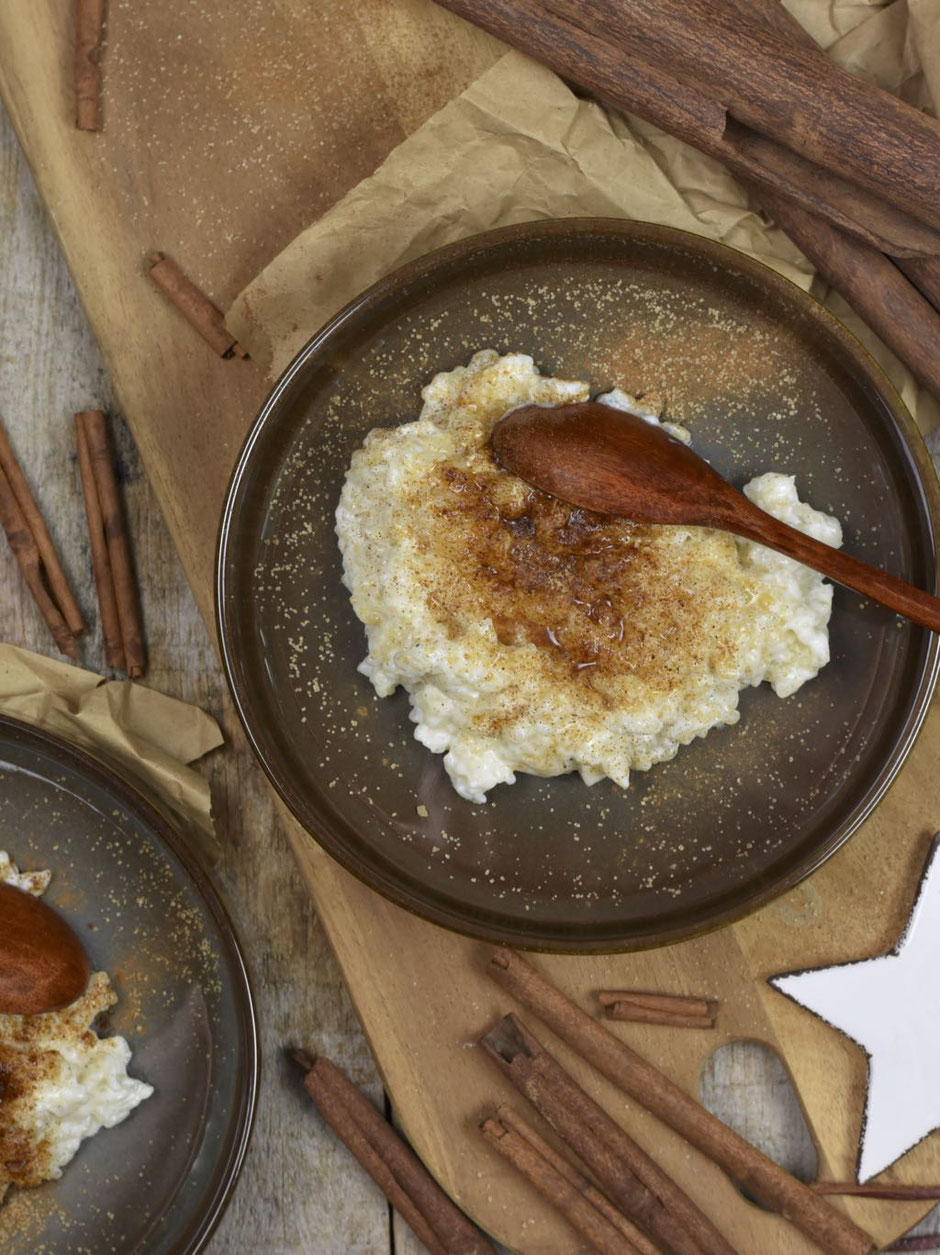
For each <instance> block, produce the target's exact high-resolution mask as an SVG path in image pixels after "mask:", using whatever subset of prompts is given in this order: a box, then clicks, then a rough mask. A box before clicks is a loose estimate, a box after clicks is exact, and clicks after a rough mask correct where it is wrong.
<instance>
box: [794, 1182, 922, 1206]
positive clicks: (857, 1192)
mask: <svg viewBox="0 0 940 1255" xmlns="http://www.w3.org/2000/svg"><path fill="white" fill-rule="evenodd" d="M810 1188H811V1189H814V1190H815V1191H816V1193H817V1194H847V1195H854V1196H857V1197H858V1198H883V1199H891V1200H895V1201H902V1200H904V1199H907V1200H908V1201H910V1202H915V1203H917V1202H927V1201H928V1200H930V1199H932V1198H936V1199H940V1185H902V1184H901V1183H900V1182H886V1183H885V1184H884V1185H879V1184H878V1183H877V1182H876V1181H867V1182H865V1183H864V1184H862V1185H859V1184H858V1182H856V1181H814V1182H813V1184H812V1186H811V1187H810Z"/></svg>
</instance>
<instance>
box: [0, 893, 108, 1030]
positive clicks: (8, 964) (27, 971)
mask: <svg viewBox="0 0 940 1255" xmlns="http://www.w3.org/2000/svg"><path fill="white" fill-rule="evenodd" d="M90 970H91V969H90V968H89V965H88V958H87V956H86V954H85V951H84V949H83V948H82V943H81V942H80V941H79V939H78V938H77V937H76V936H75V934H74V933H73V932H72V930H71V928H69V926H68V924H66V922H65V920H64V919H63V918H62V916H61V915H59V914H57V913H56V912H55V911H54V910H53V909H52V907H51V906H47V905H46V904H45V902H43V901H41V900H40V899H39V898H35V897H33V895H32V894H30V893H26V892H25V891H24V890H22V889H16V888H14V886H13V885H6V884H2V883H0V1013H3V1014H4V1015H36V1014H38V1013H39V1012H41V1011H57V1010H58V1009H59V1008H60V1007H66V1006H68V1004H69V1003H70V1002H74V1001H75V999H76V998H78V997H79V996H80V995H81V994H82V993H84V990H85V986H86V985H87V984H88V977H89V974H90Z"/></svg>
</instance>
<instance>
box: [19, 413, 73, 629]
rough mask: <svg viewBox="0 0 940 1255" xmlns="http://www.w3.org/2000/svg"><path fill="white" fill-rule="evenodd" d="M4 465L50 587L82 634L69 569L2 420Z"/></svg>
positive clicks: (60, 608)
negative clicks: (68, 573) (42, 513)
mask: <svg viewBox="0 0 940 1255" xmlns="http://www.w3.org/2000/svg"><path fill="white" fill-rule="evenodd" d="M0 469H2V470H3V473H4V474H5V475H6V477H7V481H8V483H9V485H10V488H11V489H12V490H13V494H14V496H15V497H16V500H17V503H18V505H19V507H20V510H21V511H22V512H23V517H24V518H25V519H26V526H27V527H28V528H29V530H30V532H32V535H33V540H34V541H35V543H36V549H37V551H38V554H39V560H40V561H41V563H42V567H43V571H44V572H45V576H46V580H47V581H48V584H49V591H50V592H51V594H52V596H53V598H54V599H55V601H56V604H57V605H58V607H59V610H60V611H61V612H62V617H63V618H64V619H65V622H66V623H67V624H68V629H69V631H70V632H71V633H72V635H73V636H78V635H79V634H80V633H82V632H84V630H85V621H84V619H83V618H82V612H81V611H80V610H79V608H78V603H77V602H76V600H75V598H74V597H73V595H72V590H71V588H69V582H68V580H67V578H66V575H65V571H64V570H63V569H62V564H61V562H60V561H59V555H58V554H57V553H56V547H55V545H54V544H53V542H52V537H51V536H50V535H49V529H48V528H47V527H46V523H45V520H44V519H43V517H42V515H41V514H40V512H39V506H38V505H37V504H36V499H35V497H34V496H33V494H32V492H31V491H30V487H29V484H28V483H27V482H26V476H25V475H24V474H23V472H22V470H21V468H20V464H19V462H18V461H17V460H16V454H15V453H14V452H13V447H12V445H11V444H10V441H9V439H8V437H7V434H6V431H5V430H4V428H3V424H2V423H0Z"/></svg>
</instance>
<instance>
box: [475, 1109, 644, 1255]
mask: <svg viewBox="0 0 940 1255" xmlns="http://www.w3.org/2000/svg"><path fill="white" fill-rule="evenodd" d="M480 1131H481V1132H482V1134H483V1136H484V1137H485V1138H486V1140H487V1141H488V1142H489V1143H490V1145H491V1146H492V1147H494V1149H496V1150H497V1151H498V1152H499V1153H500V1154H501V1155H502V1156H503V1157H504V1158H506V1159H508V1160H509V1162H510V1163H511V1164H512V1165H513V1167H515V1168H518V1170H519V1171H520V1172H521V1173H522V1175H523V1176H524V1177H526V1178H528V1180H529V1181H531V1182H532V1184H533V1185H534V1186H535V1188H536V1189H537V1190H538V1191H539V1193H540V1194H542V1195H543V1196H544V1197H545V1198H547V1199H548V1201H549V1202H550V1203H551V1204H552V1206H553V1207H555V1208H556V1209H557V1210H558V1211H560V1212H561V1214H562V1215H563V1216H564V1217H565V1219H566V1220H567V1221H568V1222H569V1224H570V1225H571V1226H572V1228H574V1229H577V1231H578V1232H579V1233H580V1234H582V1235H583V1236H584V1237H586V1238H587V1240H588V1241H589V1242H590V1243H591V1246H592V1247H593V1248H594V1249H595V1250H597V1251H601V1252H602V1253H603V1255H637V1248H636V1246H634V1244H633V1243H632V1242H630V1241H629V1240H628V1239H627V1238H625V1237H624V1236H623V1234H622V1233H621V1232H620V1231H619V1230H618V1229H616V1228H614V1226H613V1225H612V1224H611V1223H610V1221H609V1220H608V1219H607V1218H606V1217H605V1216H603V1215H601V1213H600V1212H599V1211H598V1210H597V1209H596V1208H595V1207H594V1206H593V1205H592V1204H591V1202H590V1201H589V1200H588V1199H586V1198H585V1197H584V1194H583V1193H582V1191H580V1190H579V1189H578V1188H577V1186H576V1185H574V1184H572V1182H571V1180H570V1179H569V1178H568V1176H567V1175H565V1174H564V1173H561V1172H559V1171H558V1169H557V1168H556V1167H555V1165H554V1164H552V1163H551V1162H550V1161H549V1160H548V1159H546V1158H545V1157H544V1156H543V1155H540V1154H539V1152H538V1151H537V1150H536V1149H535V1147H534V1146H533V1145H532V1143H531V1142H530V1141H527V1140H526V1139H525V1138H523V1137H521V1136H520V1135H519V1134H518V1133H516V1132H514V1131H513V1130H512V1129H509V1128H507V1127H506V1125H504V1124H503V1123H502V1122H501V1121H500V1120H498V1119H492V1118H491V1119H488V1120H484V1121H483V1123H482V1124H481V1125H480ZM653 1249H654V1250H655V1248H653Z"/></svg>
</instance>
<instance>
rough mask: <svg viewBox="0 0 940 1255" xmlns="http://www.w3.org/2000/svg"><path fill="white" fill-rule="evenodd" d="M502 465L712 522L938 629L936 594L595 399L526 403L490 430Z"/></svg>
mask: <svg viewBox="0 0 940 1255" xmlns="http://www.w3.org/2000/svg"><path fill="white" fill-rule="evenodd" d="M491 440H492V445H493V450H494V452H495V454H496V459H497V461H498V462H499V463H500V465H502V466H504V467H505V468H506V469H507V470H509V471H512V472H513V473H514V474H515V475H518V476H519V477H520V478H521V479H524V480H526V481H527V482H528V483H530V484H532V485H533V486H534V487H536V488H541V489H542V491H543V492H548V493H551V494H552V496H554V497H560V498H561V499H562V501H568V502H570V503H571V504H572V505H576V506H581V507H582V509H585V510H594V511H597V512H598V513H600V514H622V515H623V516H624V517H626V518H628V519H632V520H633V521H634V522H637V523H678V524H685V525H694V526H698V527H715V528H719V529H720V530H721V531H725V532H733V533H734V535H735V536H743V537H744V538H745V539H747V540H756V541H759V542H760V543H761V544H762V545H766V546H767V547H768V548H769V549H776V550H777V551H778V552H779V553H784V554H786V555H787V557H788V558H796V560H797V561H798V562H803V563H805V564H806V566H809V567H812V568H813V569H814V570H816V571H821V572H822V573H823V575H828V576H829V577H830V579H833V580H836V581H837V582H838V583H839V584H845V585H847V587H849V588H854V589H855V591H856V592H858V593H862V594H863V595H864V596H865V597H870V598H871V599H872V600H873V601H879V602H881V604H882V605H883V606H887V607H888V608H889V609H890V610H894V611H895V612H896V613H897V614H902V615H904V616H905V617H906V618H908V619H913V621H914V622H915V623H920V624H922V625H923V626H924V627H928V628H932V629H933V631H935V632H940V598H937V597H933V596H931V594H930V593H925V592H922V591H921V590H920V589H919V588H914V586H913V585H911V584H906V583H905V582H904V581H903V580H899V579H897V578H896V577H895V576H893V575H888V574H886V573H885V572H884V571H879V570H878V569H877V567H873V566H869V565H868V563H867V562H862V561H860V560H859V559H858V558H853V557H851V556H850V555H849V554H847V553H841V552H840V551H839V550H838V549H832V548H830V546H829V545H824V544H823V543H822V542H821V541H818V540H813V538H812V537H811V536H805V535H804V534H803V533H802V532H799V531H797V530H796V528H794V527H789V526H788V525H787V524H786V523H781V522H780V521H779V520H778V519H775V518H774V517H773V516H772V515H770V514H767V513H766V511H764V510H761V509H759V507H758V506H756V505H754V504H753V503H752V502H750V501H749V500H748V499H747V497H745V496H744V494H743V493H740V492H738V490H737V489H736V488H732V486H731V485H730V484H729V483H728V482H727V480H724V479H722V477H721V476H720V475H719V474H718V472H717V471H714V470H712V468H711V467H710V466H709V465H708V463H707V462H706V461H704V459H703V458H700V457H699V456H698V454H697V453H693V452H692V450H691V449H690V448H688V446H687V445H684V444H683V443H682V441H681V440H676V439H675V437H674V436H670V435H669V433H668V432H665V431H663V429H662V428H661V427H657V426H656V425H655V424H654V423H648V422H646V421H645V420H644V419H642V418H638V417H637V416H636V415H635V414H627V413H624V411H623V410H615V409H614V408H613V407H612V406H609V405H601V404H599V403H598V402H596V401H581V402H578V403H577V404H574V405H556V406H548V405H523V406H520V407H519V409H516V410H510V412H509V413H508V414H506V415H505V416H504V417H503V418H501V419H500V421H499V422H498V423H497V424H496V426H495V428H494V429H493V434H492V437H491Z"/></svg>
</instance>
